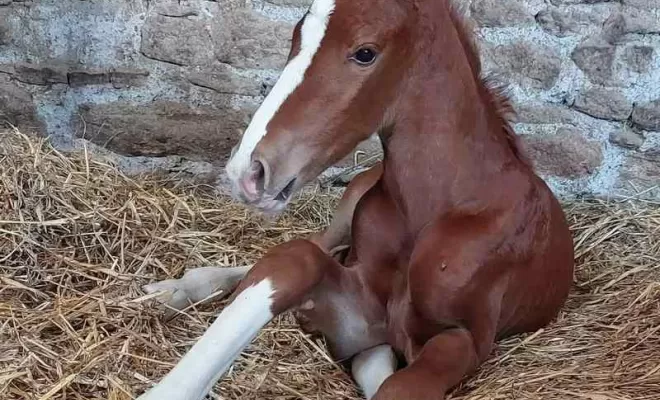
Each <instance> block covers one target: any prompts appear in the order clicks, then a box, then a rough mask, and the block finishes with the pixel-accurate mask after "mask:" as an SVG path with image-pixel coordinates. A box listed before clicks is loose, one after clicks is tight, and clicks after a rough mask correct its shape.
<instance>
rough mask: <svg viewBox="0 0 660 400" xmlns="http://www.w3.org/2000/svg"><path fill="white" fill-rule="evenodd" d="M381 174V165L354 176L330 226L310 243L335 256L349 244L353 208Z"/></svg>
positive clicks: (311, 239) (312, 238)
mask: <svg viewBox="0 0 660 400" xmlns="http://www.w3.org/2000/svg"><path fill="white" fill-rule="evenodd" d="M382 172H383V166H382V164H381V163H377V164H376V165H374V166H373V167H371V168H370V169H368V170H367V171H364V172H362V173H360V174H358V175H356V176H355V177H354V178H353V180H352V181H351V183H350V184H349V185H348V187H347V188H346V191H345V192H344V195H343V196H342V198H341V201H340V202H339V205H338V207H337V209H336V210H335V212H334V214H333V216H332V222H331V223H330V225H329V226H328V227H327V228H326V229H325V230H324V231H321V232H318V233H316V234H315V235H313V236H312V237H311V238H310V241H312V242H314V243H316V244H318V245H319V247H321V248H322V249H324V250H325V251H326V252H328V253H330V254H331V255H336V254H337V253H339V252H341V251H342V250H343V249H345V248H347V247H348V246H350V244H351V225H352V223H353V214H354V212H355V207H356V206H357V203H358V202H359V201H360V199H361V198H362V196H364V194H365V193H366V192H367V191H368V190H369V189H371V188H372V187H373V185H374V184H375V183H376V182H377V181H378V179H380V177H381V175H382Z"/></svg>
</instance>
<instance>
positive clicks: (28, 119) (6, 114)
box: [0, 75, 44, 133]
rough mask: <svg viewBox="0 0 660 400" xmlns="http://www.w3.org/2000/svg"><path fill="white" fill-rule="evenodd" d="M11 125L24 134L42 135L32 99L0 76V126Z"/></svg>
mask: <svg viewBox="0 0 660 400" xmlns="http://www.w3.org/2000/svg"><path fill="white" fill-rule="evenodd" d="M7 123H9V124H11V125H13V126H15V127H17V128H18V129H20V130H21V131H23V132H25V133H32V132H36V133H43V131H44V127H43V124H42V123H41V122H40V121H39V118H38V117H37V110H36V106H35V105H34V99H33V98H32V95H31V94H30V92H28V91H27V90H25V89H23V88H22V87H20V86H19V85H18V84H17V83H15V82H12V81H11V80H10V78H9V77H8V76H6V75H0V126H3V125H5V124H7Z"/></svg>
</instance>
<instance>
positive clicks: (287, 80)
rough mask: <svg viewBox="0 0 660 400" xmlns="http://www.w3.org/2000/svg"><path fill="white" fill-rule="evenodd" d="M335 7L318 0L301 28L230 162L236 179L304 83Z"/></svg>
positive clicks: (330, 0)
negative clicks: (294, 46)
mask: <svg viewBox="0 0 660 400" xmlns="http://www.w3.org/2000/svg"><path fill="white" fill-rule="evenodd" d="M334 9H335V0H315V1H314V3H313V4H312V6H311V8H310V10H309V13H308V14H307V16H306V17H305V20H304V22H303V25H302V28H301V32H300V36H301V40H300V51H299V53H298V54H297V55H296V56H295V57H294V58H293V59H292V60H291V61H290V62H289V63H288V64H287V66H286V67H285V68H284V71H282V75H280V78H279V79H278V81H277V83H276V84H275V86H274V87H273V89H272V90H271V91H270V93H269V94H268V96H267V97H266V99H265V100H264V102H263V103H262V104H261V106H260V107H259V109H258V110H257V112H256V113H255V114H254V117H253V118H252V121H251V122H250V125H249V126H248V128H247V130H246V131H245V133H244V134H243V138H242V139H241V143H240V145H239V147H238V150H237V151H236V153H235V154H234V155H233V157H232V158H231V160H229V163H228V164H227V175H228V176H229V178H230V179H231V180H232V181H236V180H237V179H238V178H240V176H241V174H242V173H243V172H244V171H246V170H247V169H248V168H249V166H250V158H251V157H252V152H253V151H254V148H255V147H256V146H257V144H258V143H259V141H260V140H261V139H262V138H263V137H264V136H265V135H266V127H267V126H268V123H269V122H270V120H271V119H272V118H273V116H274V115H275V113H276V112H277V110H279V108H280V107H281V106H282V104H283V103H284V102H285V101H286V99H287V98H288V97H289V95H291V93H293V91H294V90H296V88H297V87H298V86H299V85H300V84H301V83H302V81H303V79H304V77H305V72H306V71H307V69H308V68H309V66H310V65H311V64H312V59H313V58H314V55H315V54H316V52H317V51H318V49H319V47H320V46H321V41H323V37H324V36H325V32H326V29H327V28H328V22H329V21H330V15H331V14H332V12H333V11H334Z"/></svg>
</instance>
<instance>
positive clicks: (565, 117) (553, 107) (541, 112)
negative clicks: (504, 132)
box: [514, 102, 575, 124]
mask: <svg viewBox="0 0 660 400" xmlns="http://www.w3.org/2000/svg"><path fill="white" fill-rule="evenodd" d="M515 110H516V115H515V117H514V122H516V123H524V124H572V123H574V122H575V112H574V111H571V110H570V109H569V108H568V107H566V106H562V105H557V104H546V103H528V102H524V103H521V104H516V105H515Z"/></svg>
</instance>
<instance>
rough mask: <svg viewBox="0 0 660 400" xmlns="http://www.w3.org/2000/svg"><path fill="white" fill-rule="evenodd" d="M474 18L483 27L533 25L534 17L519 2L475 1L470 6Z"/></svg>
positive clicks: (509, 0)
mask: <svg viewBox="0 0 660 400" xmlns="http://www.w3.org/2000/svg"><path fill="white" fill-rule="evenodd" d="M470 12H471V16H472V18H473V19H474V20H475V21H476V22H477V24H479V25H480V26H483V27H498V26H512V25H532V24H534V17H533V16H532V14H531V12H530V11H529V10H528V9H527V6H526V5H525V4H524V3H523V2H521V1H519V0H500V1H496V2H493V1H492V0H475V1H473V2H472V4H471V5H470Z"/></svg>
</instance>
